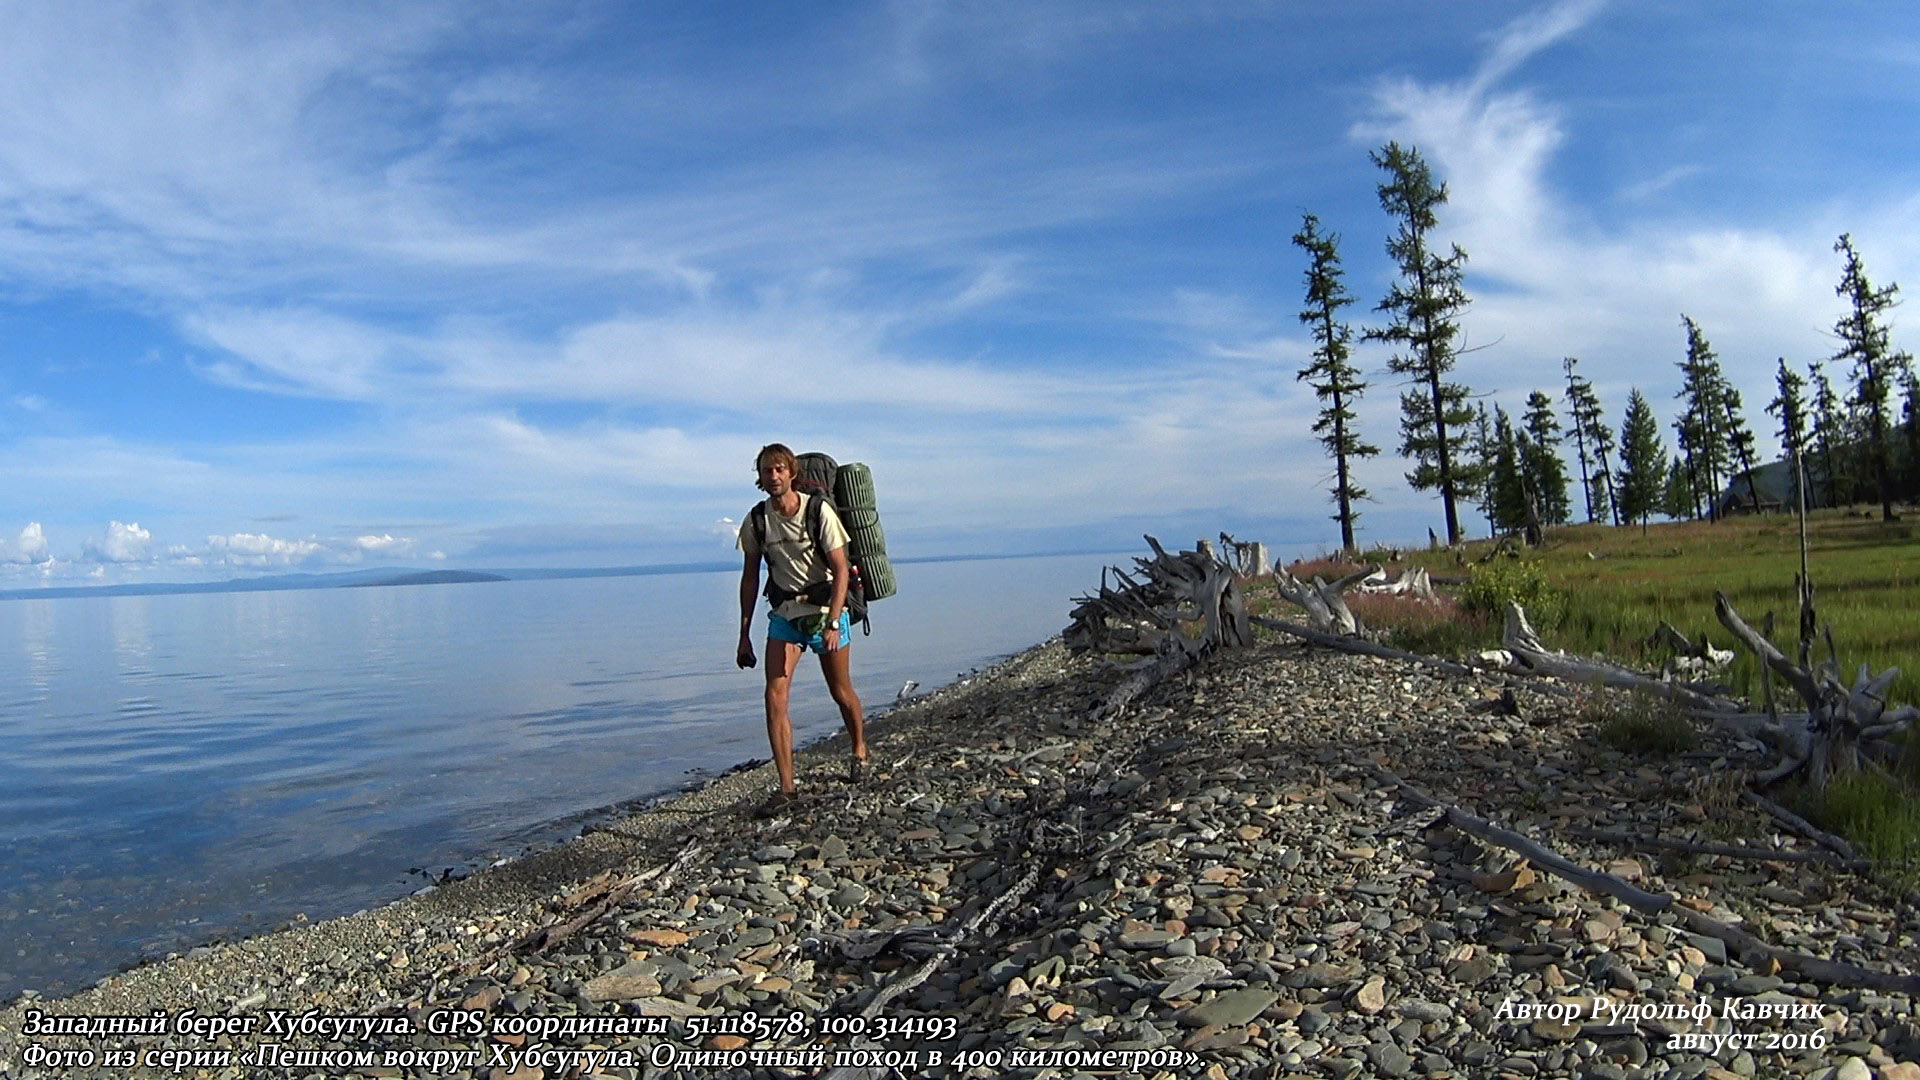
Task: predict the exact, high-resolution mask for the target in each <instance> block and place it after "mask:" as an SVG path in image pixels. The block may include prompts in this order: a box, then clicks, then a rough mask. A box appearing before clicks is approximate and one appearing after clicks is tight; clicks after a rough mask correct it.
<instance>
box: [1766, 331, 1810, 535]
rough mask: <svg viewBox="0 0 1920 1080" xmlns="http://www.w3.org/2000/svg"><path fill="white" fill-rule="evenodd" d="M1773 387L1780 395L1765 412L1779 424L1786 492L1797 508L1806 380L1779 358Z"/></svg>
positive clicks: (1804, 444)
mask: <svg viewBox="0 0 1920 1080" xmlns="http://www.w3.org/2000/svg"><path fill="white" fill-rule="evenodd" d="M1774 385H1775V386H1776V387H1778V388H1779V392H1778V393H1777V394H1775V395H1774V398H1773V400H1772V401H1769V402H1767V411H1768V412H1769V413H1772V414H1773V415H1774V416H1775V417H1777V418H1778V419H1779V421H1780V430H1779V433H1778V434H1779V436H1780V452H1781V453H1782V454H1785V455H1786V458H1787V469H1788V471H1789V473H1790V476H1789V478H1788V483H1787V491H1788V492H1789V493H1790V494H1791V495H1792V496H1793V499H1794V503H1795V505H1798V504H1799V501H1800V483H1801V477H1802V475H1803V474H1804V473H1805V472H1806V467H1805V465H1804V464H1803V463H1802V462H1801V460H1800V455H1801V454H1803V453H1805V452H1806V448H1807V404H1806V399H1805V397H1804V396H1803V395H1804V393H1805V390H1806V380H1804V379H1802V378H1801V377H1800V375H1799V373H1798V372H1796V371H1794V370H1793V369H1792V368H1790V367H1788V366H1787V358H1786V357H1784V356H1783V357H1781V358H1780V369H1779V371H1777V372H1776V373H1775V374H1774Z"/></svg>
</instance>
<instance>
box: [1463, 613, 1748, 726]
mask: <svg viewBox="0 0 1920 1080" xmlns="http://www.w3.org/2000/svg"><path fill="white" fill-rule="evenodd" d="M1501 644H1502V645H1503V646H1504V647H1503V648H1501V649H1496V650H1493V651H1491V652H1485V653H1481V654H1480V657H1481V659H1482V660H1483V661H1485V662H1487V663H1488V664H1490V665H1491V666H1493V667H1495V668H1497V669H1499V670H1501V671H1507V672H1512V673H1514V674H1520V675H1545V676H1551V677H1553V678H1557V679H1565V680H1567V681H1569V682H1576V683H1585V684H1587V685H1589V686H1591V685H1594V684H1596V683H1598V684H1600V685H1603V686H1614V687H1620V688H1623V689H1627V690H1638V691H1641V692H1644V693H1649V694H1654V695H1656V696H1659V697H1663V698H1666V699H1667V700H1669V701H1672V702H1675V703H1677V704H1681V705H1685V706H1687V707H1689V708H1692V709H1695V710H1698V711H1700V712H1704V713H1707V714H1709V715H1717V714H1722V713H1732V712H1737V711H1739V708H1740V706H1739V705H1738V704H1737V703H1735V702H1732V701H1729V700H1727V699H1726V698H1723V697H1719V696H1717V695H1716V694H1714V693H1713V690H1714V689H1715V688H1714V687H1708V686H1700V685H1697V684H1690V683H1680V682H1672V681H1668V680H1663V679H1655V678H1650V677H1648V676H1646V675H1642V674H1640V673H1639V672H1637V671H1634V670H1632V669H1631V668H1625V667H1621V666H1620V665H1619V664H1613V663H1608V662H1607V661H1605V660H1589V659H1587V658H1585V657H1579V656H1569V655H1567V654H1566V653H1563V652H1557V651H1555V650H1553V649H1549V648H1547V646H1546V645H1545V644H1544V643H1542V642H1541V640H1540V635H1539V634H1538V633H1536V632H1535V631H1534V629H1533V626H1532V624H1530V623H1529V622H1527V612H1526V609H1524V608H1522V607H1521V606H1520V605H1519V604H1516V603H1514V602H1513V601H1511V600H1509V601H1507V620H1506V629H1505V632H1504V633H1503V635H1502V641H1501Z"/></svg>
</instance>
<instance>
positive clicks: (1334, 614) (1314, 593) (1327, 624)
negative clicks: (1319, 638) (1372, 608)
mask: <svg viewBox="0 0 1920 1080" xmlns="http://www.w3.org/2000/svg"><path fill="white" fill-rule="evenodd" d="M1374 574H1380V575H1381V577H1382V578H1384V577H1385V576H1386V574H1385V571H1384V570H1382V569H1381V568H1380V567H1377V566H1370V567H1365V568H1363V569H1360V570H1355V571H1354V572H1353V573H1351V574H1348V575H1347V576H1346V577H1343V578H1341V579H1340V580H1338V581H1335V582H1333V583H1332V584H1328V583H1327V581H1326V580H1325V579H1324V578H1321V577H1320V576H1319V575H1317V574H1316V575H1314V579H1313V584H1311V585H1307V584H1304V583H1302V582H1301V581H1300V580H1299V579H1298V578H1296V577H1294V576H1293V575H1292V574H1289V573H1287V571H1286V570H1285V569H1284V568H1283V567H1278V566H1276V567H1274V568H1273V577H1274V581H1275V582H1276V583H1277V584H1278V586H1279V589H1280V595H1281V596H1284V597H1286V598H1287V599H1288V600H1291V601H1293V603H1294V604H1295V605H1297V606H1298V607H1300V608H1302V609H1303V610H1305V611H1306V613H1307V618H1309V619H1311V620H1313V628H1314V629H1316V630H1321V631H1325V632H1329V633H1336V634H1345V635H1347V636H1349V637H1353V636H1358V635H1359V633H1360V620H1359V619H1358V618H1356V617H1354V614H1353V612H1351V611H1349V610H1347V602H1346V600H1345V599H1344V598H1343V597H1342V596H1341V594H1342V593H1344V592H1346V591H1347V590H1348V589H1350V588H1352V587H1354V586H1355V585H1358V584H1359V583H1360V582H1361V581H1362V580H1364V579H1366V578H1367V577H1370V576H1372V575H1374Z"/></svg>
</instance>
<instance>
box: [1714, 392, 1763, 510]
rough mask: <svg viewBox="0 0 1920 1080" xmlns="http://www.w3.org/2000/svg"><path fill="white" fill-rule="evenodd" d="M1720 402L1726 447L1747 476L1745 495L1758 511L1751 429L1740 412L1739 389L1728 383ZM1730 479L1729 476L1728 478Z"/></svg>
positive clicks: (1758, 496)
mask: <svg viewBox="0 0 1920 1080" xmlns="http://www.w3.org/2000/svg"><path fill="white" fill-rule="evenodd" d="M1722 402H1723V403H1724V404H1725V405H1726V407H1727V448H1728V449H1729V450H1730V451H1731V452H1732V454H1733V461H1732V464H1733V465H1738V466H1739V467H1740V473H1741V475H1743V476H1745V477H1746V478H1747V497H1748V498H1749V499H1751V500H1753V512H1754V513H1756V514H1757V513H1759V512H1760V485H1759V482H1758V481H1757V480H1755V479H1754V475H1753V470H1754V466H1753V429H1752V428H1750V427H1748V426H1747V418H1746V417H1745V416H1743V415H1741V413H1740V391H1739V389H1738V388H1736V387H1734V386H1732V385H1728V386H1727V387H1726V394H1725V396H1724V397H1723V398H1722ZM1730 479H1731V478H1730Z"/></svg>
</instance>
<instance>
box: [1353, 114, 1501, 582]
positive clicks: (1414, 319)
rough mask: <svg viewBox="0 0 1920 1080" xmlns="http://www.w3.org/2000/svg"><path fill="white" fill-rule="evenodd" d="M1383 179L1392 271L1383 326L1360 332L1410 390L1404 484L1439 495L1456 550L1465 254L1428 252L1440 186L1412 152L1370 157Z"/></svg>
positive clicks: (1453, 248)
mask: <svg viewBox="0 0 1920 1080" xmlns="http://www.w3.org/2000/svg"><path fill="white" fill-rule="evenodd" d="M1371 157H1372V159H1373V163H1374V164H1375V165H1377V166H1379V167H1380V168H1381V169H1382V170H1384V171H1385V172H1386V174H1387V179H1386V181H1385V182H1384V183H1382V184H1381V185H1380V188H1379V191H1380V205H1381V207H1382V208H1383V209H1385V210H1386V211H1387V213H1388V214H1390V215H1391V216H1392V217H1393V218H1394V220H1395V221H1396V222H1397V223H1398V228H1397V230H1396V231H1395V233H1394V235H1393V236H1392V237H1390V238H1389V239H1388V240H1387V254H1388V255H1389V256H1390V257H1391V258H1392V259H1393V261H1394V265H1395V266H1397V267H1398V268H1399V274H1398V277H1397V279H1396V280H1395V281H1394V283H1393V287H1392V288H1391V289H1390V290H1389V291H1388V293H1387V296H1386V299H1384V300H1382V301H1380V303H1379V304H1378V305H1376V306H1375V308H1374V310H1375V311H1379V312H1385V313H1386V314H1387V315H1388V318H1389V320H1390V321H1389V322H1388V324H1387V325H1386V326H1384V327H1380V328H1377V329H1372V330H1368V331H1367V333H1366V337H1367V340H1369V341H1383V342H1386V343H1388V344H1389V345H1392V346H1394V347H1395V351H1394V354H1393V357H1392V359H1391V360H1389V361H1388V363H1387V369H1388V370H1389V371H1391V372H1393V373H1394V374H1396V375H1406V376H1410V377H1411V379H1410V381H1411V382H1412V384H1413V387H1414V388H1413V389H1411V390H1408V391H1406V392H1404V393H1402V394H1401V395H1400V439H1401V442H1400V453H1401V454H1402V455H1404V456H1406V457H1408V458H1411V459H1412V460H1413V462H1414V468H1413V471H1412V472H1410V473H1408V474H1407V483H1409V484H1411V485H1412V486H1413V488H1414V490H1416V491H1432V490H1438V491H1439V492H1440V503H1441V506H1442V508H1443V509H1444V510H1445V512H1446V519H1447V542H1448V543H1449V544H1457V543H1459V542H1460V537H1461V533H1460V514H1459V510H1458V508H1457V507H1456V505H1455V504H1456V503H1457V502H1458V499H1459V496H1460V493H1461V491H1462V490H1465V489H1469V488H1471V486H1472V485H1471V484H1470V483H1463V480H1464V479H1465V478H1463V477H1462V476H1461V475H1460V473H1461V471H1462V470H1464V469H1465V468H1467V467H1468V461H1467V455H1466V454H1465V452H1464V451H1465V449H1466V442H1467V436H1468V431H1467V427H1468V425H1470V424H1472V423H1473V420H1474V414H1473V409H1472V407H1471V406H1469V405H1468V404H1467V388H1466V387H1465V386H1462V385H1460V384H1459V383H1455V382H1451V381H1449V379H1448V375H1449V374H1450V373H1451V372H1452V371H1453V367H1454V362H1455V360H1456V359H1457V357H1458V355H1459V346H1458V343H1457V342H1458V338H1459V336H1460V323H1459V316H1460V313H1461V312H1463V311H1465V310H1466V307H1467V293H1466V289H1465V288H1464V287H1463V286H1462V284H1461V281H1462V278H1463V269H1462V268H1463V267H1464V266H1465V265H1466V261H1467V253H1466V252H1464V251H1462V250H1460V245H1458V244H1453V245H1450V247H1449V250H1448V252H1447V253H1446V254H1441V253H1440V252H1437V251H1435V250H1434V243H1435V241H1434V239H1433V237H1432V232H1433V229H1434V226H1435V225H1436V224H1437V222H1438V219H1437V218H1436V217H1435V215H1434V209H1435V208H1436V207H1438V206H1440V205H1442V204H1444V203H1445V202H1446V201H1447V188H1446V185H1445V184H1440V183H1436V182H1435V181H1434V178H1433V172H1432V170H1431V169H1429V168H1428V166H1427V163H1426V160H1425V159H1423V158H1422V157H1421V156H1420V152H1419V151H1418V150H1415V149H1411V148H1402V147H1401V146H1400V144H1399V143H1397V142H1389V143H1388V144H1387V145H1386V146H1385V147H1384V148H1382V149H1380V150H1378V151H1375V152H1374V153H1373V154H1372V155H1371Z"/></svg>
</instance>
